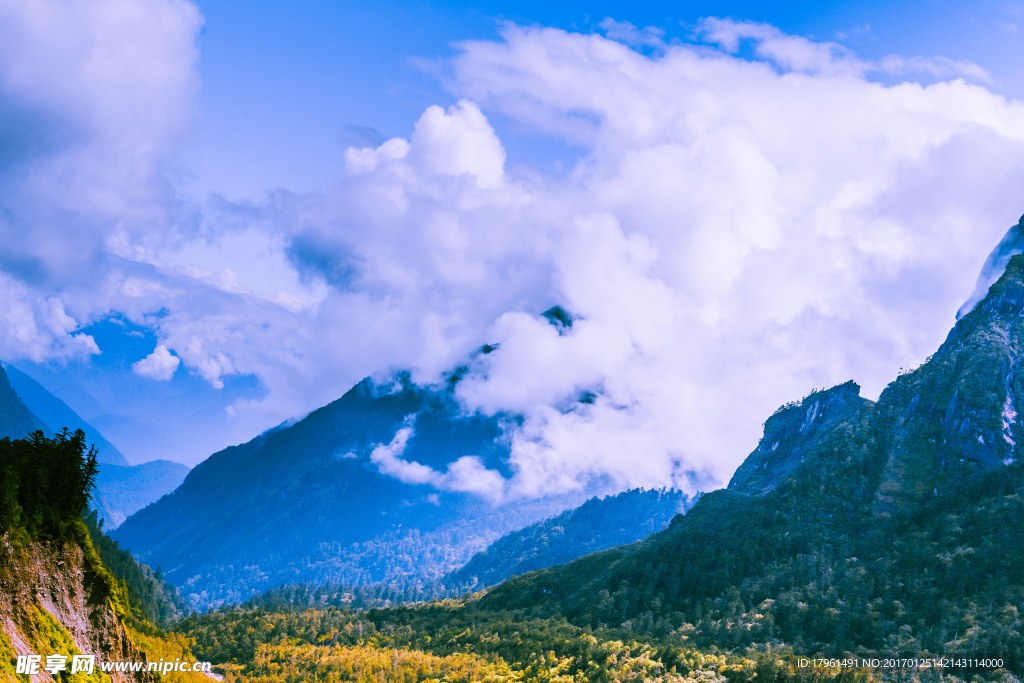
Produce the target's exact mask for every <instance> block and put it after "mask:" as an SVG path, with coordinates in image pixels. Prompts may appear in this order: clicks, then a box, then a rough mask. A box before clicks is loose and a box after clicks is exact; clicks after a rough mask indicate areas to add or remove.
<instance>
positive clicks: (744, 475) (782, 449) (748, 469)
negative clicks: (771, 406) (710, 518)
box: [729, 381, 871, 496]
mask: <svg viewBox="0 0 1024 683" xmlns="http://www.w3.org/2000/svg"><path fill="white" fill-rule="evenodd" d="M870 404H871V402H870V401H868V400H867V399H864V398H861V396H860V386H858V385H857V384H856V383H855V382H853V381H850V382H846V383H845V384H840V385H839V386H835V387H832V388H831V389H824V390H822V391H816V392H814V393H812V394H811V395H810V396H808V397H807V398H805V399H803V400H802V401H798V402H794V403H790V404H787V405H784V406H782V407H781V408H779V409H778V410H777V411H775V413H774V414H773V415H772V416H771V417H769V418H768V420H767V421H765V423H764V436H763V437H761V441H760V442H759V443H758V444H757V448H756V449H755V450H754V452H753V453H751V454H750V455H749V456H748V457H747V459H746V460H744V461H743V464H742V465H740V467H739V469H737V470H736V473H735V474H734V475H733V477H732V480H731V481H730V482H729V489H730V490H732V491H736V492H737V493H745V494H747V495H755V496H759V495H764V494H766V493H768V492H769V491H771V490H773V489H775V488H776V487H777V486H778V485H779V484H780V483H781V482H783V481H784V480H785V479H786V477H787V476H788V475H789V474H790V473H791V472H792V471H793V470H794V469H795V468H797V467H798V466H799V465H800V464H801V463H803V462H804V461H805V459H806V458H807V456H808V455H809V454H810V453H812V452H813V451H814V449H815V448H816V446H817V445H818V443H819V442H820V441H821V439H822V438H824V437H825V436H826V435H828V434H829V433H830V432H831V431H832V430H833V429H835V427H836V426H837V425H839V424H842V423H843V421H844V420H847V419H849V417H850V416H851V415H853V414H854V413H856V412H858V411H860V410H861V409H863V408H864V407H865V406H868V405H870Z"/></svg>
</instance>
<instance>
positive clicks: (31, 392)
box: [3, 363, 131, 467]
mask: <svg viewBox="0 0 1024 683" xmlns="http://www.w3.org/2000/svg"><path fill="white" fill-rule="evenodd" d="M3 367H4V369H5V370H6V371H7V378H8V379H9V380H10V383H11V387H12V388H13V389H14V391H15V392H17V394H18V396H19V397H20V398H21V400H22V401H24V402H25V405H26V406H27V407H28V409H29V410H31V411H32V413H33V414H35V415H36V417H38V418H39V419H40V420H41V421H42V423H43V424H44V425H45V427H46V430H48V431H49V432H50V433H56V432H59V431H60V430H61V429H63V428H64V427H67V428H68V429H69V430H71V431H75V430H76V429H81V430H82V431H83V432H85V439H86V441H87V442H88V443H89V444H91V445H94V446H96V453H97V456H98V460H99V462H101V463H104V464H110V465H121V466H123V467H128V466H130V464H131V463H129V462H128V459H127V458H125V457H124V455H123V454H122V453H121V451H119V450H117V447H116V446H114V444H112V443H110V442H109V441H107V439H106V438H105V437H104V436H103V435H102V434H100V433H99V431H97V430H96V429H95V428H94V427H93V426H92V425H91V424H89V423H88V422H86V421H85V420H83V419H82V418H81V417H79V415H78V413H76V412H75V411H74V410H72V409H71V408H70V407H69V406H68V404H66V403H64V401H62V400H60V399H59V398H57V397H56V396H54V395H53V394H51V393H50V392H49V391H48V390H47V389H46V388H45V387H44V386H43V385H41V384H40V383H39V382H37V381H35V380H34V379H32V378H31V377H29V376H28V375H26V374H25V373H24V372H21V371H20V370H18V369H17V368H16V367H14V366H12V365H10V364H7V363H4V364H3ZM19 436H21V435H19Z"/></svg>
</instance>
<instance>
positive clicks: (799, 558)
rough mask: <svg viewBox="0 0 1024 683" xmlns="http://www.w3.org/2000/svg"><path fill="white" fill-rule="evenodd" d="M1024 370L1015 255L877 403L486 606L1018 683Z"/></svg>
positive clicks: (501, 591) (831, 420) (805, 413)
mask: <svg viewBox="0 0 1024 683" xmlns="http://www.w3.org/2000/svg"><path fill="white" fill-rule="evenodd" d="M1022 357H1024V255H1016V256H1013V257H1012V258H1010V259H1009V260H1008V261H1007V264H1006V267H1005V271H1004V272H1002V274H1001V276H1000V277H999V279H998V280H997V281H996V282H995V283H994V284H993V285H992V286H991V288H989V289H988V290H987V291H986V292H985V294H984V297H983V298H982V299H981V300H980V301H979V302H978V303H977V304H976V305H975V306H973V307H972V308H971V309H970V310H969V311H968V312H967V313H966V314H964V315H963V316H962V317H961V318H960V320H959V322H958V323H957V324H956V326H955V327H954V328H953V330H952V331H951V332H950V334H949V336H948V337H947V339H946V341H945V342H944V343H943V344H942V346H941V347H940V348H939V350H938V351H937V352H936V353H935V354H934V355H933V356H932V357H931V358H930V359H928V361H927V362H925V363H924V364H923V365H922V366H921V367H919V368H918V369H916V370H914V371H912V372H908V373H906V374H903V375H901V376H900V377H899V378H897V379H896V380H895V381H894V382H892V383H891V384H890V385H889V386H888V387H887V388H886V389H885V391H883V392H882V394H881V396H880V398H879V400H878V401H877V403H876V402H871V401H867V400H864V399H862V398H860V397H859V396H858V393H859V392H858V388H857V386H856V385H855V384H852V383H847V384H844V385H840V386H838V387H834V388H832V389H828V390H824V391H816V392H814V393H812V394H811V395H810V396H808V397H806V398H804V399H803V400H802V401H799V402H796V403H792V404H788V405H786V406H783V407H782V408H781V409H780V410H779V411H778V412H776V414H775V415H773V416H772V417H771V418H769V419H768V421H767V422H766V423H765V434H764V437H763V438H762V439H761V441H760V443H759V444H758V447H757V449H756V450H755V451H754V452H753V453H752V454H751V455H750V457H749V458H747V460H746V461H745V462H744V463H743V465H742V466H741V467H740V468H739V470H738V471H737V472H736V475H735V476H734V477H733V479H732V481H731V482H730V484H729V487H728V488H727V489H724V490H721V491H714V492H712V493H709V494H706V495H704V496H703V497H702V498H701V499H700V500H699V501H698V502H697V504H696V505H694V507H693V508H692V509H691V510H690V511H689V512H688V513H687V514H686V515H685V516H682V517H676V518H675V519H674V520H673V522H672V524H671V525H670V526H669V528H668V529H666V530H665V531H662V532H660V533H657V534H654V535H653V536H651V537H650V538H648V539H646V540H644V541H642V542H640V543H637V544H634V545H631V546H626V547H620V548H615V549H612V550H608V551H605V552H602V553H596V554H593V555H589V556H587V557H584V558H581V559H579V560H576V561H574V562H571V563H569V564H566V565H562V566H558V567H554V568H551V569H546V570H542V571H537V572H533V573H531V574H528V575H526V576H523V577H520V578H517V579H512V580H510V581H507V582H505V583H504V584H502V585H500V586H498V587H497V588H495V589H493V590H492V591H491V592H490V593H488V594H487V595H485V596H484V597H483V599H482V605H483V606H484V607H485V608H486V609H488V610H496V611H501V610H509V609H526V610H530V613H531V614H533V615H537V616H544V615H564V616H565V617H567V618H568V619H570V620H571V621H573V622H574V623H576V624H577V625H589V626H592V627H596V626H600V625H609V626H617V627H620V628H623V629H627V630H631V631H634V632H636V633H638V634H648V635H655V636H659V637H661V636H665V637H667V636H669V635H672V636H673V637H674V638H682V639H684V640H685V641H686V642H687V643H688V644H690V645H692V646H697V647H702V646H714V647H716V648H721V649H723V650H731V651H733V652H747V651H750V650H749V648H753V649H760V650H763V649H765V648H771V649H772V650H775V649H777V648H780V647H792V649H793V651H795V652H802V653H808V654H810V653H819V654H822V655H826V656H830V657H836V656H842V655H843V654H844V653H853V654H856V655H859V656H861V657H863V656H870V655H875V656H890V657H892V656H902V657H920V656H923V655H926V654H929V653H930V654H932V655H946V656H949V655H958V656H964V657H998V658H1000V660H1001V662H1002V663H1001V664H1000V666H1005V670H1006V671H1017V672H1019V671H1021V670H1024V623H1022V621H1021V617H1020V609H1021V605H1022V604H1024V562H1022V561H1021V558H1024V534H1021V533H1020V520H1021V519H1024V462H1022V458H1021V453H1019V452H1018V450H1019V444H1024V426H1022V424H1021V421H1020V420H1019V419H1018V410H1019V407H1020V406H1024V366H1022V365H1021V363H1020V359H1021V358H1022ZM972 671H973V670H965V671H963V672H958V673H957V675H964V676H965V677H967V678H969V677H970V674H971V672H972Z"/></svg>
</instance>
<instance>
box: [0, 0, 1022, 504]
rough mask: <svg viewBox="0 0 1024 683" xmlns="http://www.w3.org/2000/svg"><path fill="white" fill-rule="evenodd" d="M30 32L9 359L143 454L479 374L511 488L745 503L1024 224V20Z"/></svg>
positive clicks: (181, 1) (152, 1)
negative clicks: (689, 487) (799, 419)
mask: <svg viewBox="0 0 1024 683" xmlns="http://www.w3.org/2000/svg"><path fill="white" fill-rule="evenodd" d="M0 18H2V19H3V21H0V209H2V210H0V297H2V304H3V305H2V306H0V311H2V312H0V328H2V329H3V332H0V358H2V359H4V360H5V361H8V362H12V363H14V364H15V365H16V366H17V367H19V368H21V369H22V370H24V371H25V372H27V373H29V374H30V375H32V376H33V377H35V378H36V379H38V380H39V381H40V382H42V383H43V384H44V385H46V386H48V387H49V388H51V390H53V391H54V392H55V393H57V394H58V395H59V396H60V397H61V398H63V399H64V400H65V401H66V402H68V403H69V404H70V405H71V406H72V407H73V408H75V409H76V410H77V411H79V412H80V413H81V414H82V415H83V417H85V418H86V419H87V420H90V421H92V422H93V423H94V424H95V425H96V426H97V427H98V428H100V429H101V430H102V431H103V432H104V433H105V434H106V436H107V437H108V438H109V439H111V441H113V442H114V443H115V444H116V445H117V446H118V447H119V448H120V449H121V450H122V451H123V452H124V453H125V454H126V455H127V456H128V457H129V459H132V460H133V461H135V462H140V461H145V460H150V459H154V458H159V457H163V458H169V459H172V460H178V461H181V462H185V463H186V464H190V465H191V464H195V463H196V462H198V461H200V460H201V459H203V458H204V457H206V456H207V455H209V454H210V453H211V452H213V451H215V450H217V449H219V448H223V447H225V446H228V445H231V444H233V443H238V442H240V441H244V440H247V439H249V438H251V437H252V436H254V435H256V434H258V433H259V432H260V431H262V430H264V429H267V428H269V427H271V426H273V425H276V424H278V423H280V422H281V421H284V420H287V419H291V418H294V417H295V416H298V415H302V414H304V413H305V412H308V411H309V410H312V409H315V408H316V407H319V406H320V405H323V404H324V403H326V402H328V401H330V400H333V399H334V398H337V397H339V396H340V395H341V394H342V393H343V392H344V391H345V390H346V389H347V388H349V387H350V386H351V385H352V384H353V383H355V382H356V381H358V380H359V379H360V378H362V377H364V376H367V375H376V376H378V377H382V378H384V377H387V376H388V374H389V373H391V372H394V371H395V370H399V369H410V370H412V372H413V373H414V376H415V377H416V378H417V379H418V380H419V381H422V382H425V383H430V382H434V381H438V379H439V378H440V377H442V376H443V374H444V373H445V372H447V371H449V370H450V369H451V368H453V367H455V366H457V365H460V364H464V363H467V362H469V363H470V372H469V374H468V375H467V378H466V380H465V382H464V383H463V385H462V388H461V389H460V396H459V397H460V400H461V401H462V402H463V404H464V407H465V408H466V410H469V411H477V410H478V411H483V412H488V413H494V412H501V411H504V412H510V413H515V414H518V415H521V416H522V418H523V419H522V422H521V425H520V426H519V427H517V428H515V430H514V431H513V432H512V433H510V434H509V435H508V438H509V440H510V442H511V443H512V451H513V455H512V458H513V463H512V469H513V470H514V471H516V472H517V475H516V477H515V478H514V480H513V481H512V482H510V483H509V484H508V492H507V493H508V495H509V496H515V495H534V494H540V493H543V492H544V487H545V486H555V487H558V488H572V487H581V486H583V485H585V483H586V481H587V480H588V479H589V478H593V477H602V478H603V479H604V480H609V481H614V482H616V483H617V485H619V486H621V487H626V486H636V485H648V486H651V485H668V484H672V483H683V484H685V477H684V474H685V472H686V471H687V470H697V471H701V472H704V473H706V474H707V475H708V476H710V477H711V478H713V479H717V480H720V481H725V480H727V478H728V476H729V475H730V474H731V472H732V470H733V469H734V468H735V467H736V465H738V463H739V462H740V461H741V460H742V458H743V457H744V456H745V454H746V453H748V452H749V451H750V450H751V449H752V448H753V447H754V445H755V444H756V440H757V438H758V436H759V431H760V425H761V423H762V422H763V420H764V418H765V417H766V416H767V415H768V414H770V413H771V411H772V410H774V408H775V407H777V406H778V405H779V404H781V403H784V402H786V401H790V400H793V399H796V398H799V397H800V396H803V395H806V394H807V393H809V392H810V391H811V389H812V388H814V387H822V386H829V385H832V384H837V383H840V382H844V381H846V380H848V379H851V378H852V379H855V380H857V381H859V382H861V383H862V385H863V386H864V391H865V394H866V395H869V396H871V395H876V394H877V393H878V391H880V390H881V388H882V387H883V386H884V384H885V383H886V382H887V381H888V380H889V379H891V378H892V377H894V376H895V375H896V373H897V372H898V371H899V369H900V368H903V367H912V366H914V365H917V364H919V363H920V362H921V361H922V360H923V359H924V358H925V357H927V356H928V355H929V354H930V353H932V352H933V351H934V350H935V348H936V347H937V345H938V344H939V343H940V342H941V340H942V339H943V337H944V336H945V334H946V332H947V331H948V329H949V327H950V326H951V325H952V323H953V314H954V313H955V311H956V310H957V308H958V307H959V306H960V304H961V303H963V301H964V300H965V299H966V298H967V296H968V295H969V294H970V292H971V291H972V289H973V287H974V283H975V279H976V277H977V273H978V271H979V270H980V267H981V264H982V263H983V261H984V259H985V256H986V255H987V254H988V252H989V250H991V248H992V247H993V246H994V245H995V244H996V242H997V241H998V240H999V238H1000V237H1001V236H1002V234H1003V233H1004V232H1005V231H1006V229H1007V228H1008V227H1009V226H1010V225H1011V224H1013V223H1016V221H1017V218H1018V216H1019V215H1020V212H1021V211H1024V105H1022V104H1021V101H1022V100H1024V76H1022V75H1021V72H1020V70H1019V68H1018V65H1019V64H1020V63H1022V61H1024V48H1022V44H1024V43H1022V40H1021V35H1020V31H1021V29H1024V3H1013V2H979V3H970V4H968V3H952V2H935V1H918V2H903V3H881V2H877V3H865V2H845V3H830V4H827V5H825V4H821V3H807V4H794V3H786V4H779V3H776V4H774V5H772V4H766V3H753V2H732V3H729V2H725V3H723V2H718V3H707V2H691V3H645V4H644V6H643V7H640V8H637V7H635V6H633V5H627V4H623V3H613V2H604V3H595V2H587V3H582V2H571V3H519V4H510V3H474V4H467V3H444V4H441V3H411V2H404V3H394V2H393V3H339V2H327V1H323V2H296V3H288V4H281V3H259V2H244V3H243V2H227V1H224V2H200V3H198V5H196V4H192V3H189V2H186V1H185V0H149V1H147V2H143V1H142V0H125V2H121V3H118V2H114V1H113V0H110V1H109V2H108V1H106V0H103V1H95V2H94V1H91V0H42V1H41V2H39V3H35V4H34V5H33V6H32V7H31V8H29V7H28V6H23V5H20V4H17V3H3V2H0ZM554 304H560V305H563V306H565V307H566V308H568V309H569V310H571V311H572V312H573V313H574V314H575V315H577V316H578V318H579V322H578V324H577V325H576V326H574V329H573V332H572V334H568V335H561V336H559V335H558V334H557V333H556V332H554V331H553V328H551V327H550V326H549V325H547V323H545V322H544V321H543V319H541V318H540V317H539V314H540V313H541V312H542V311H544V310H546V309H547V308H548V307H550V306H552V305H554ZM494 342H499V343H500V344H501V349H500V350H499V352H496V353H494V354H489V355H488V356H486V357H476V356H474V355H473V352H474V350H475V349H478V348H479V347H480V346H481V345H482V344H484V343H494ZM583 391H587V392H592V393H593V394H594V395H595V396H596V400H595V401H594V402H593V403H592V404H586V405H579V406H576V407H571V406H572V400H571V399H572V397H574V396H578V395H579V393H580V392H583ZM567 406H569V407H567ZM482 476H484V475H482ZM486 476H490V475H486Z"/></svg>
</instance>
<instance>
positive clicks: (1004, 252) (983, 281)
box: [956, 216, 1024, 320]
mask: <svg viewBox="0 0 1024 683" xmlns="http://www.w3.org/2000/svg"><path fill="white" fill-rule="evenodd" d="M1018 254H1024V216H1021V217H1020V220H1019V221H1018V222H1017V225H1014V226H1013V227H1011V228H1010V229H1009V230H1007V231H1006V234H1005V235H1003V239H1001V240H1000V241H999V244H997V245H996V248H995V249H993V250H992V252H991V253H990V254H989V255H988V258H987V259H985V265H983V266H982V268H981V273H980V274H979V275H978V282H977V284H976V285H975V286H974V291H973V292H971V295H970V296H969V297H968V298H967V301H965V302H964V305H963V306H961V307H960V310H959V311H957V313H956V319H957V320H960V319H961V318H963V317H964V316H965V315H967V314H968V313H970V312H971V311H972V310H974V308H975V307H976V306H977V305H978V304H979V303H980V302H981V301H982V300H983V299H984V298H985V296H986V294H988V292H989V289H990V288H991V287H992V285H993V284H995V283H996V281H998V280H999V279H1000V278H1001V277H1002V275H1003V273H1004V272H1005V271H1006V268H1007V266H1008V265H1009V263H1010V260H1011V259H1012V258H1013V257H1014V256H1015V255H1018Z"/></svg>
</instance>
